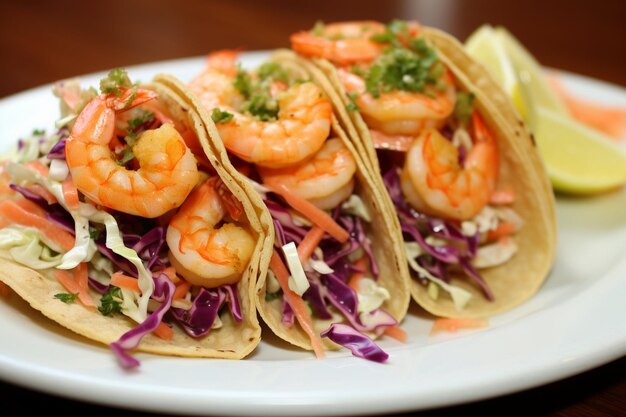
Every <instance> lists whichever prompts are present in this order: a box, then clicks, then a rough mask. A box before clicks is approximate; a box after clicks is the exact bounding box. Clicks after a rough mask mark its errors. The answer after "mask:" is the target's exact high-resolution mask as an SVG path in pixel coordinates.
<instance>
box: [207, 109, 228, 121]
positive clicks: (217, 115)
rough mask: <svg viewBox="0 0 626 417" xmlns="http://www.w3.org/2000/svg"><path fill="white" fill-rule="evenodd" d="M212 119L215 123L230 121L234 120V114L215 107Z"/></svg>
mask: <svg viewBox="0 0 626 417" xmlns="http://www.w3.org/2000/svg"><path fill="white" fill-rule="evenodd" d="M211 119H213V121H214V122H215V123H228V122H230V121H231V120H233V114H232V113H229V112H227V111H223V110H221V109H218V108H217V107H216V108H214V109H213V113H211Z"/></svg>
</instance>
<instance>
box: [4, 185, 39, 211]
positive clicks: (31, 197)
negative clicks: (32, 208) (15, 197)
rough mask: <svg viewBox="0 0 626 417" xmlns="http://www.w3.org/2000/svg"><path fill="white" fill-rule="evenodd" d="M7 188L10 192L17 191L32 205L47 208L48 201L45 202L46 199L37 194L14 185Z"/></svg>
mask: <svg viewBox="0 0 626 417" xmlns="http://www.w3.org/2000/svg"><path fill="white" fill-rule="evenodd" d="M9 187H10V188H11V189H12V190H14V191H17V192H18V193H20V194H22V195H23V196H24V197H26V198H27V199H28V200H30V201H32V202H33V203H35V204H37V205H38V206H39V207H42V208H44V209H47V208H48V205H49V204H48V201H46V199H45V198H43V197H42V196H40V195H39V194H37V193H34V192H32V191H31V190H29V189H28V188H25V187H22V186H20V185H17V184H14V183H11V184H9Z"/></svg>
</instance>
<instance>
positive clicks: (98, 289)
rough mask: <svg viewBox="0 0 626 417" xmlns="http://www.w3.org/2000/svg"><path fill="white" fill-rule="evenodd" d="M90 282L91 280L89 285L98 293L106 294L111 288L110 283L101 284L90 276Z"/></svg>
mask: <svg viewBox="0 0 626 417" xmlns="http://www.w3.org/2000/svg"><path fill="white" fill-rule="evenodd" d="M88 282H89V286H90V287H91V288H92V289H93V290H94V291H96V292H97V293H98V294H106V292H107V291H108V290H109V285H104V284H101V283H99V282H98V281H96V280H95V279H93V278H91V277H89V281H88Z"/></svg>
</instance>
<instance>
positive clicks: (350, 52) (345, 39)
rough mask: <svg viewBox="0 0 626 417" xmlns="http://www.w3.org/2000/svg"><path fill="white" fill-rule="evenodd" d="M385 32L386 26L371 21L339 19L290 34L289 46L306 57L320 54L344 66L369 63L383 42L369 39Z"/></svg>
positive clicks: (380, 51)
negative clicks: (339, 21) (312, 28)
mask: <svg viewBox="0 0 626 417" xmlns="http://www.w3.org/2000/svg"><path fill="white" fill-rule="evenodd" d="M383 33H385V25H383V24H382V23H379V22H374V21H362V22H341V23H331V24H327V25H324V26H323V27H322V28H320V30H319V31H318V30H316V29H314V30H313V31H310V32H298V33H294V34H293V35H291V48H292V49H293V50H294V51H296V52H297V53H299V54H301V55H304V56H306V57H320V58H325V59H327V60H329V61H331V62H332V63H334V64H337V65H340V66H343V65H351V64H355V63H360V62H370V61H372V60H374V59H375V58H376V57H378V56H379V55H380V54H381V53H382V51H383V47H384V45H383V44H382V43H379V42H374V41H372V40H370V38H371V37H372V36H373V35H380V34H383Z"/></svg>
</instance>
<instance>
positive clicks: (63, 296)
mask: <svg viewBox="0 0 626 417" xmlns="http://www.w3.org/2000/svg"><path fill="white" fill-rule="evenodd" d="M54 298H56V299H57V300H61V301H63V302H64V303H65V304H69V303H73V302H74V301H76V298H78V293H76V294H68V293H64V292H60V293H58V294H54Z"/></svg>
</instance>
